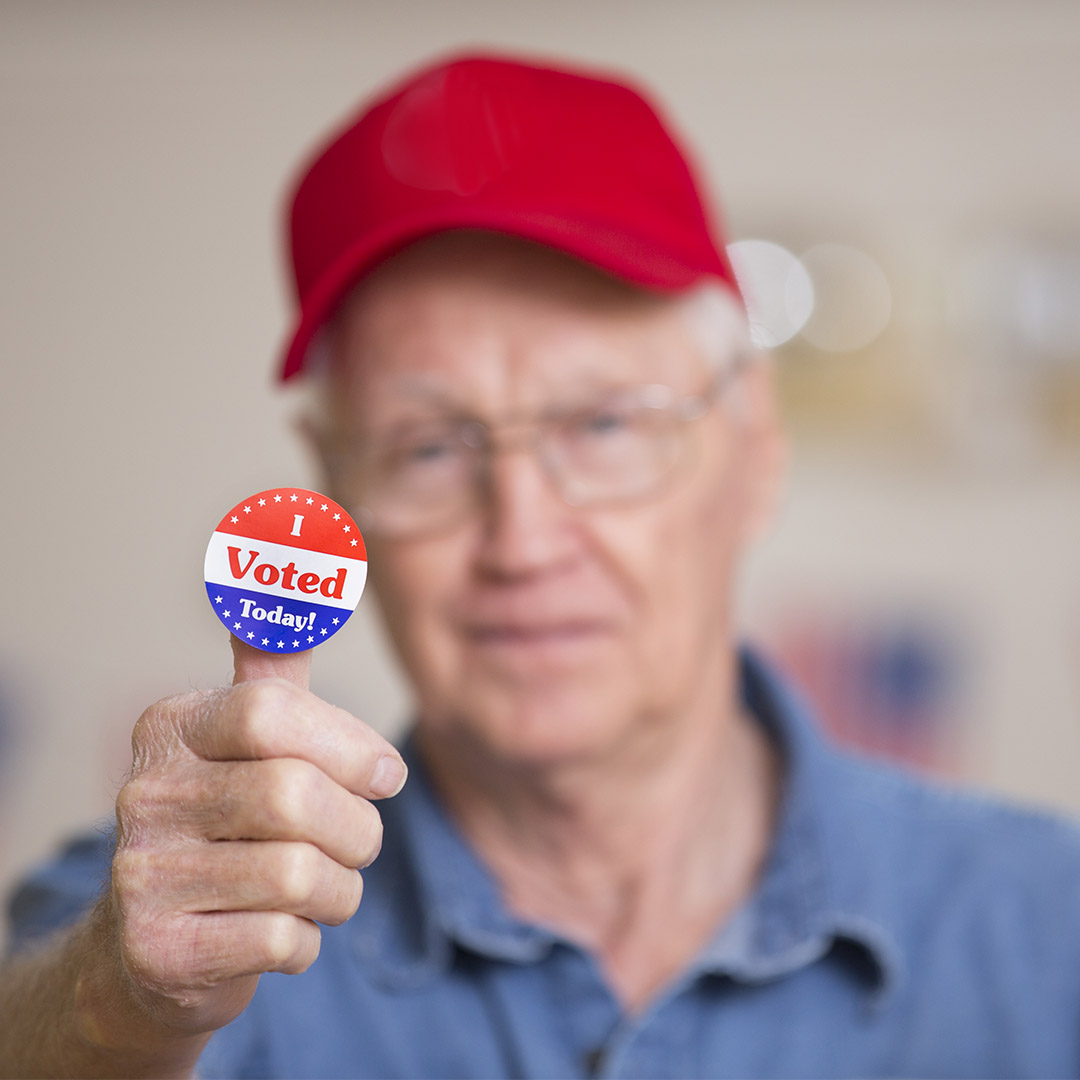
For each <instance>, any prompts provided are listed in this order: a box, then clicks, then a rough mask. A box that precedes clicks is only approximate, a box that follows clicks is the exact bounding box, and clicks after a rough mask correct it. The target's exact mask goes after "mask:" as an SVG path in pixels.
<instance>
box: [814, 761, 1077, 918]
mask: <svg viewBox="0 0 1080 1080" xmlns="http://www.w3.org/2000/svg"><path fill="white" fill-rule="evenodd" d="M836 763H837V766H838V768H839V770H840V773H841V776H842V777H843V780H844V782H842V783H839V784H837V785H836V797H835V799H832V800H830V801H831V806H830V807H829V809H828V811H827V816H828V817H829V818H830V819H831V825H830V829H831V830H832V831H833V832H834V837H840V838H841V843H840V844H834V845H833V849H834V858H837V857H840V858H844V857H845V856H843V855H838V854H837V852H838V850H839V851H842V850H843V844H845V843H846V844H847V845H848V856H847V857H848V858H849V859H850V860H853V861H855V862H856V863H857V862H860V861H861V862H862V867H861V870H862V871H863V872H872V873H873V874H874V876H875V877H876V878H877V880H878V882H879V883H880V884H883V885H884V886H885V889H886V891H887V893H889V894H891V895H892V896H894V897H895V896H897V895H899V896H902V897H905V898H906V900H907V902H908V906H909V907H910V906H911V904H913V903H916V902H917V901H922V902H923V903H932V904H934V905H935V906H937V907H939V908H940V909H945V908H947V907H957V908H960V907H971V908H976V907H977V908H978V909H979V910H980V911H982V912H983V913H984V914H985V915H986V916H987V917H989V918H994V917H996V916H1000V915H1002V914H1003V913H1005V912H1007V911H1009V910H1010V909H1012V911H1013V913H1014V914H1015V915H1016V916H1018V917H1019V916H1021V915H1027V916H1033V915H1035V914H1036V913H1039V912H1041V913H1042V914H1043V915H1048V914H1050V913H1059V914H1060V916H1061V917H1064V918H1069V919H1071V920H1073V921H1074V922H1075V923H1076V925H1077V926H1078V927H1080V821H1078V820H1076V819H1073V818H1070V817H1069V816H1067V815H1066V814H1065V813H1063V812H1061V811H1055V810H1051V809H1049V808H1044V807H1038V806H1033V805H1025V804H1023V803H1020V802H1018V801H1013V800H1010V799H1008V798H1005V797H1003V796H997V795H992V794H988V793H987V792H985V791H980V790H975V789H972V788H969V787H966V786H963V785H961V784H959V783H946V782H944V781H939V780H936V779H931V778H928V777H925V776H921V775H917V774H915V773H913V772H911V771H909V770H906V769H904V768H900V767H897V766H893V765H890V764H886V763H882V762H878V761H875V760H871V759H869V758H866V757H864V756H861V755H858V754H854V753H850V752H847V751H841V752H839V753H838V754H837V756H836Z"/></svg>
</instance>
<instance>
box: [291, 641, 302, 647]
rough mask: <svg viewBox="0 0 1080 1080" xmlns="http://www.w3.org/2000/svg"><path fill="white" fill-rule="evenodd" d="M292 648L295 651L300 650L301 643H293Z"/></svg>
mask: <svg viewBox="0 0 1080 1080" xmlns="http://www.w3.org/2000/svg"><path fill="white" fill-rule="evenodd" d="M292 647H293V648H294V649H298V648H299V647H300V642H299V641H294V642H293V643H292Z"/></svg>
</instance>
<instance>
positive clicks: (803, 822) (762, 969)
mask: <svg viewBox="0 0 1080 1080" xmlns="http://www.w3.org/2000/svg"><path fill="white" fill-rule="evenodd" d="M739 659H740V679H741V692H742V698H743V701H744V703H745V705H746V707H747V708H748V710H749V712H750V713H751V714H752V715H753V716H754V717H755V718H756V719H757V720H758V721H759V722H760V723H761V724H762V725H763V726H764V727H765V729H766V730H767V731H768V733H769V735H770V736H771V737H772V738H773V739H774V741H775V743H776V745H777V747H778V749H779V751H780V753H781V755H782V758H783V761H784V770H783V784H784V789H783V795H782V800H781V808H780V814H779V818H778V822H777V829H776V833H775V836H774V839H773V844H772V848H771V850H770V854H769V857H768V859H767V861H766V865H765V869H764V871H763V873H762V877H761V880H760V882H759V885H758V888H757V889H756V890H755V892H754V894H753V895H752V896H751V897H750V898H749V899H748V901H747V902H746V903H745V904H744V905H743V906H742V907H741V908H740V909H739V910H738V911H737V912H736V913H735V914H734V916H733V917H732V918H730V919H729V920H727V922H726V923H725V924H724V926H723V927H722V928H721V929H720V930H719V931H718V933H717V934H716V936H715V937H714V938H713V940H712V941H711V942H710V943H709V944H708V945H707V946H706V948H705V949H704V950H703V951H702V953H701V954H700V956H699V957H698V960H697V962H696V964H695V965H694V968H695V970H697V971H700V972H703V973H711V974H716V975H725V976H728V977H730V978H733V979H736V980H739V981H742V982H764V981H767V980H770V979H773V978H777V977H780V976H782V975H784V974H787V973H789V972H793V971H796V970H798V969H800V968H802V967H804V966H807V965H809V964H811V963H813V962H814V961H815V960H817V959H818V958H820V957H821V956H823V955H824V954H826V953H827V952H829V951H830V950H831V949H833V948H834V947H836V946H838V945H840V946H841V947H844V948H846V949H847V951H848V952H849V953H850V954H851V958H852V960H853V963H854V969H855V970H856V971H858V972H860V973H865V975H866V976H867V977H868V979H869V981H870V983H871V987H872V989H873V990H874V991H875V998H876V999H877V1000H878V1001H880V1000H883V999H884V998H885V997H886V996H887V994H888V993H889V992H890V991H891V990H892V989H893V988H894V987H895V986H896V985H897V984H898V982H899V981H900V979H901V976H902V956H901V953H900V950H899V948H898V947H897V945H896V941H895V937H894V935H893V934H892V933H891V932H890V930H889V928H888V918H887V911H888V904H887V897H886V892H887V879H886V877H885V874H886V872H887V865H886V863H885V862H883V861H882V860H881V859H879V858H878V859H875V858H863V856H864V855H872V854H873V851H874V845H873V838H872V837H869V836H864V835H863V832H864V829H865V824H864V822H863V818H864V817H865V815H864V814H861V813H860V811H859V807H858V805H857V804H858V802H859V798H860V793H859V792H858V791H857V790H855V789H858V787H859V781H858V770H855V771H853V770H852V766H851V764H850V762H848V761H847V759H846V755H844V754H843V753H842V752H841V751H839V750H837V749H836V748H834V747H833V746H831V745H830V744H829V743H827V742H826V741H825V739H824V738H823V737H822V736H821V735H820V734H819V733H818V732H817V730H816V728H815V725H814V722H813V720H812V719H811V717H810V716H809V713H808V710H807V709H806V707H805V705H804V704H803V703H802V702H801V701H800V700H799V699H798V698H797V697H796V696H795V695H794V694H793V693H792V692H791V690H790V689H789V688H788V687H787V686H786V685H785V684H784V683H783V682H782V681H781V680H780V679H779V678H778V677H777V676H776V675H775V674H774V673H773V672H772V671H771V670H770V669H769V668H768V666H767V665H766V664H765V663H764V662H763V661H762V660H761V659H760V657H758V656H757V655H756V654H754V653H753V652H751V651H749V650H743V651H742V652H741V653H740V657H739ZM403 754H404V757H405V760H406V762H407V763H408V766H409V782H408V784H406V786H405V789H404V790H403V791H402V793H401V794H400V795H398V796H397V797H396V798H395V799H393V800H392V802H390V803H389V804H387V805H386V808H385V810H384V820H385V822H386V832H387V837H386V844H385V845H384V850H383V853H382V855H380V857H379V860H378V862H377V863H376V864H375V866H374V867H373V868H372V870H371V871H368V872H369V873H372V872H378V873H380V874H385V875H386V876H387V877H389V878H390V879H391V880H393V881H394V882H395V884H394V886H393V887H392V888H389V889H386V890H383V895H386V896H388V897H393V901H392V907H391V906H389V905H388V907H387V908H386V909H385V910H384V911H382V912H381V913H380V912H372V913H370V914H371V917H365V915H366V913H365V910H364V909H365V906H368V901H365V904H364V905H361V911H360V915H359V916H358V917H357V919H356V920H354V921H355V923H356V925H357V931H358V939H357V943H358V946H359V948H360V949H361V952H363V953H364V954H365V961H366V962H367V963H368V964H369V965H374V966H375V968H377V969H378V970H381V972H382V974H383V975H384V977H386V978H387V979H389V980H391V981H392V982H394V983H395V984H398V985H404V984H413V983H416V982H419V981H423V980H424V979H426V978H428V977H431V976H434V975H435V974H437V973H438V971H440V970H442V969H444V968H445V966H446V964H448V963H449V960H450V955H451V951H452V947H453V946H457V947H460V948H463V949H466V950H468V951H471V952H473V953H477V954H480V955H483V956H487V957H490V958H493V959H499V960H505V961H510V962H517V963H527V962H531V961H535V960H538V959H540V958H541V957H542V956H543V955H544V954H545V953H547V952H548V951H549V950H550V949H551V948H552V947H553V946H554V945H555V944H556V943H558V942H560V941H562V940H563V939H562V938H560V937H559V936H558V935H557V934H556V933H554V932H553V931H550V930H548V929H546V928H544V927H541V926H537V925H534V924H531V923H526V922H523V921H522V920H520V919H517V918H515V917H514V916H513V915H512V914H511V913H510V912H509V911H508V910H507V909H506V907H505V905H504V904H503V902H502V900H501V898H500V895H499V890H498V886H497V885H496V883H495V882H494V880H493V878H492V876H491V874H490V873H489V872H488V870H487V869H486V867H485V866H484V865H483V864H482V863H481V862H480V860H479V859H478V858H477V856H476V854H475V853H474V852H473V851H472V849H471V848H470V847H469V846H468V845H467V843H466V842H465V840H464V838H463V837H462V836H461V834H460V832H459V831H458V830H457V828H456V827H455V825H454V824H453V823H452V821H451V820H450V818H449V817H448V815H447V814H446V813H445V811H444V810H443V809H442V807H441V805H440V804H439V802H438V799H437V797H436V796H435V793H434V791H433V790H432V786H431V782H430V779H429V777H428V775H427V773H426V770H425V769H424V766H423V762H422V761H421V759H420V756H419V754H418V752H417V748H416V746H415V744H414V742H413V740H412V739H411V738H410V739H409V740H407V742H406V744H405V746H404V748H403ZM392 834H395V835H392ZM406 897H407V898H408V900H407V901H406V900H405V899H403V898H406ZM372 899H374V897H372Z"/></svg>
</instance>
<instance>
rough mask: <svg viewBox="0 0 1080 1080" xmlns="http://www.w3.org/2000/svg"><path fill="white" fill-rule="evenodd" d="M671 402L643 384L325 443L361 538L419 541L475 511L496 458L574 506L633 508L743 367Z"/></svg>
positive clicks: (659, 481) (668, 472)
mask: <svg viewBox="0 0 1080 1080" xmlns="http://www.w3.org/2000/svg"><path fill="white" fill-rule="evenodd" d="M743 366H744V363H743V362H742V361H741V360H740V361H738V362H736V363H734V364H730V365H728V366H726V367H725V369H724V371H723V372H722V373H720V374H718V375H717V376H714V377H713V378H712V379H710V381H709V383H708V385H707V386H706V387H705V389H704V390H703V391H702V392H701V393H699V394H694V395H690V396H686V397H678V396H677V395H676V393H675V391H674V390H672V389H671V387H668V386H662V385H657V384H649V385H643V386H636V387H632V388H628V389H626V390H620V391H617V392H615V393H612V394H610V395H608V396H606V397H604V398H602V399H600V400H598V401H596V402H594V403H592V404H589V405H586V406H584V407H575V408H572V409H565V410H556V411H550V412H548V413H545V414H543V415H541V416H540V417H536V418H533V419H527V420H518V421H514V420H507V421H505V422H503V423H500V424H498V425H488V424H484V423H482V422H481V421H479V420H476V419H471V418H465V417H454V416H446V417H442V418H439V419H433V420H425V421H422V422H417V423H414V424H409V425H406V426H403V427H402V428H400V429H397V430H395V431H393V432H391V433H390V434H389V435H386V436H380V438H379V439H378V440H376V441H372V442H370V443H356V442H352V443H337V444H329V445H324V453H325V457H326V461H327V465H328V467H329V470H330V473H331V478H332V480H333V482H334V484H335V487H336V489H337V491H338V492H339V497H340V498H341V499H342V501H343V502H344V503H345V504H346V505H348V506H349V508H350V510H351V511H352V512H353V513H355V515H356V517H357V519H358V521H359V522H360V526H361V528H362V529H364V530H365V531H369V532H377V533H380V534H383V535H387V536H398V537H404V536H417V535H421V534H424V533H434V532H438V531H441V530H443V529H447V528H450V527H451V526H452V525H454V524H456V523H458V522H459V521H460V520H461V519H462V518H464V517H465V516H466V515H467V514H469V513H471V512H473V511H475V510H476V509H477V507H478V506H479V505H481V503H482V501H483V499H484V497H485V494H486V493H487V492H488V491H489V490H490V485H491V470H492V463H493V460H494V457H495V455H496V454H498V453H500V452H505V451H507V450H513V449H525V450H529V451H531V452H532V453H534V454H535V455H536V457H537V460H538V461H539V463H540V465H541V466H542V468H543V470H544V472H545V474H546V476H547V478H548V480H549V482H550V483H551V484H552V486H553V487H554V489H555V490H556V491H557V492H558V493H559V495H560V496H561V498H562V499H563V500H564V501H565V502H567V503H568V504H570V505H572V506H581V507H592V506H601V505H610V504H617V503H624V502H632V501H636V500H639V499H644V498H646V497H648V496H650V495H654V494H657V493H658V492H659V491H660V490H661V489H662V488H663V487H664V486H665V484H666V483H667V482H668V481H669V480H670V479H671V478H672V476H673V475H674V474H675V472H676V471H677V469H678V467H679V465H680V464H681V463H682V462H683V460H684V459H685V457H686V450H687V443H688V438H687V429H688V426H689V425H690V424H691V423H692V422H693V421H695V420H697V419H699V418H700V417H702V416H704V415H705V413H706V412H707V411H708V410H709V409H710V408H711V406H712V405H713V404H714V403H715V402H716V401H717V399H718V398H719V397H720V395H721V394H722V393H723V391H724V390H726V388H727V387H728V386H729V385H730V383H731V382H732V381H733V379H734V377H735V375H737V374H738V372H739V371H740V370H741V369H742V368H743Z"/></svg>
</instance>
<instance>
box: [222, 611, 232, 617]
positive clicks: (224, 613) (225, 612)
mask: <svg viewBox="0 0 1080 1080" xmlns="http://www.w3.org/2000/svg"><path fill="white" fill-rule="evenodd" d="M231 615H232V612H231V611H223V612H222V613H221V617H222V618H223V619H227V618H229V617H230V616H231Z"/></svg>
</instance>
